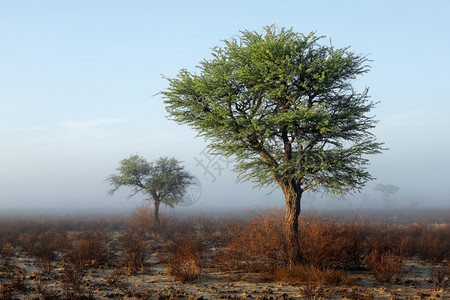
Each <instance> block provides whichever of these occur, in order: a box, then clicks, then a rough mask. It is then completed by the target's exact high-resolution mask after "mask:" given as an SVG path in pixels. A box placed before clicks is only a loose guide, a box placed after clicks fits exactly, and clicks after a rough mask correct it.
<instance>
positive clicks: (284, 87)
mask: <svg viewBox="0 0 450 300" xmlns="http://www.w3.org/2000/svg"><path fill="white" fill-rule="evenodd" d="M322 38H323V37H321V36H316V35H315V34H314V33H310V34H308V35H303V34H301V33H296V32H294V31H293V30H292V29H289V30H286V29H284V28H282V29H278V28H277V27H276V26H268V27H265V28H264V32H263V33H262V34H260V33H257V32H253V31H242V32H241V35H240V36H238V37H234V38H231V39H228V40H225V41H224V46H223V47H215V48H213V50H212V58H211V59H209V60H206V59H205V60H203V61H202V62H200V66H199V67H198V68H199V72H198V73H191V72H189V71H188V70H185V69H183V70H181V71H180V72H179V73H178V75H177V76H176V77H175V78H168V81H169V87H168V88H167V89H166V90H165V91H162V92H161V93H162V95H163V96H164V102H165V104H166V109H167V111H168V113H169V115H170V117H171V118H172V119H173V120H175V121H176V122H178V123H180V124H187V125H189V126H191V127H192V128H194V129H195V130H196V131H197V132H198V134H199V135H200V136H202V137H204V138H206V139H207V140H208V141H209V148H210V149H211V150H213V152H214V153H217V154H222V155H224V156H227V157H230V156H232V157H233V158H234V159H235V161H236V164H235V170H236V171H237V172H238V173H239V177H238V178H239V179H241V180H251V181H253V182H254V183H255V184H256V185H257V186H265V185H270V184H278V185H279V186H280V187H281V189H282V191H283V193H284V195H285V198H286V209H287V212H286V224H287V226H288V228H290V231H289V233H288V239H289V241H290V243H291V245H292V246H293V247H295V243H296V241H297V231H298V223H297V222H298V220H297V219H298V215H299V213H300V199H301V195H302V193H303V192H304V191H306V190H318V189H321V190H322V191H324V192H327V193H331V194H337V195H343V194H345V193H347V192H349V191H356V190H359V189H360V188H361V187H362V186H363V185H364V184H365V183H366V182H367V181H368V180H370V179H372V176H371V175H370V174H369V172H368V171H367V169H366V165H367V164H368V159H367V157H366V156H367V155H370V154H376V153H380V152H381V150H382V143H379V142H377V141H376V138H375V136H374V135H373V134H372V133H371V132H370V129H372V128H373V127H374V126H375V124H376V121H375V120H374V118H373V116H370V115H368V113H369V112H370V110H371V109H372V108H374V106H375V103H374V102H372V101H370V100H369V96H368V89H367V88H366V89H364V90H363V91H361V92H358V91H356V90H355V89H354V88H353V86H352V82H353V80H354V79H355V78H356V77H357V76H358V75H362V74H364V73H366V72H368V70H369V66H368V62H369V60H368V59H367V57H366V56H364V55H358V54H355V53H354V52H352V51H350V48H348V47H347V48H339V49H337V48H335V47H333V46H332V45H322V44H320V41H321V39H322ZM297 254H298V253H297ZM294 256H295V253H293V254H292V258H293V257H294Z"/></svg>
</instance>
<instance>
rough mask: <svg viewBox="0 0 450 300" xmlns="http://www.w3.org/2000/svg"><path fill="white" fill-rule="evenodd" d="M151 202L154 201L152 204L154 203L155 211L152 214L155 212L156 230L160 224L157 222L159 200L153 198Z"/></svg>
mask: <svg viewBox="0 0 450 300" xmlns="http://www.w3.org/2000/svg"><path fill="white" fill-rule="evenodd" d="M153 202H154V205H155V208H154V209H155V211H154V214H155V227H156V229H157V230H159V226H160V222H159V203H160V201H159V200H156V199H155V200H153Z"/></svg>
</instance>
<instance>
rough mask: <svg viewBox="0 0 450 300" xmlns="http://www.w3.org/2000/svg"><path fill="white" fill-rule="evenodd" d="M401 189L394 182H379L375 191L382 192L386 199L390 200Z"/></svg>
mask: <svg viewBox="0 0 450 300" xmlns="http://www.w3.org/2000/svg"><path fill="white" fill-rule="evenodd" d="M399 190H400V188H399V187H398V186H395V185H392V184H382V183H380V184H377V185H376V186H375V191H378V192H381V194H382V195H383V199H384V201H386V202H388V201H389V200H390V199H391V198H392V197H393V196H394V195H395V193H397V192H398V191H399Z"/></svg>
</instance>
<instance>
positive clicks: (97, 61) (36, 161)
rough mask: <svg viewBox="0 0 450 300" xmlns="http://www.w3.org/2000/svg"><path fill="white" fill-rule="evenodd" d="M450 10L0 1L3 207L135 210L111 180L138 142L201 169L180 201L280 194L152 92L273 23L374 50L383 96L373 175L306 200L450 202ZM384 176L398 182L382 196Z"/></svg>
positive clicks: (199, 205) (273, 202) (207, 204)
mask: <svg viewBox="0 0 450 300" xmlns="http://www.w3.org/2000/svg"><path fill="white" fill-rule="evenodd" d="M249 12H251V13H249ZM299 12H301V13H299ZM448 15H450V3H449V2H448V1H433V2H432V3H425V2H423V1H396V2H395V3H392V2H390V1H378V2H376V3H375V2H374V3H361V2H360V1H348V2H346V3H331V2H317V3H309V2H308V3H306V2H305V3H303V2H295V3H293V2H292V1H278V2H277V3H270V2H262V3H261V2H255V1H248V2H245V3H241V2H239V1H227V2H226V3H225V2H224V3H219V2H217V3H210V2H207V1H193V2H192V1H191V2H189V3H186V2H183V1H165V2H160V1H156V2H155V1H151V2H145V1H137V2H132V3H131V2H124V1H113V2H111V1H96V2H95V3H93V2H92V1H76V2H54V1H38V2H37V1H20V2H19V1H1V2H0V37H2V41H4V43H3V46H2V49H1V50H0V211H1V213H2V214H12V213H14V212H30V213H37V214H38V213H41V212H42V213H49V212H57V213H62V214H66V213H69V214H70V213H74V212H100V213H103V212H110V211H111V212H114V213H115V212H117V213H131V212H132V210H133V209H134V208H135V207H136V206H138V205H141V204H143V203H145V199H143V197H141V196H139V195H137V196H136V197H133V198H130V199H128V198H127V195H128V193H127V191H125V190H124V191H119V192H118V193H117V194H115V195H114V196H112V197H111V196H108V195H107V192H108V190H109V189H110V187H109V186H108V184H107V183H106V182H105V178H106V177H107V176H108V175H110V174H112V173H114V172H115V168H116V167H117V166H118V162H119V161H120V160H122V159H124V158H126V157H128V156H129V155H131V154H139V155H141V156H143V157H145V158H146V159H148V160H149V161H151V160H154V159H157V158H158V157H160V156H174V157H176V158H177V159H179V160H181V161H183V164H184V165H185V166H186V168H187V169H188V170H189V171H190V172H191V173H192V174H193V175H195V176H196V177H197V178H198V179H199V181H200V183H201V195H200V196H199V198H198V199H197V200H196V202H195V203H194V204H193V205H191V206H189V207H178V208H176V209H175V210H176V211H177V212H178V211H179V212H183V211H185V212H190V211H192V210H199V211H201V210H211V211H215V210H221V209H223V210H224V211H225V210H227V209H232V210H236V211H238V210H241V209H242V210H244V209H259V208H262V207H276V208H282V207H283V206H284V197H283V195H282V193H281V191H280V190H279V189H275V190H273V191H272V189H270V188H268V189H262V190H258V189H253V187H252V185H251V184H250V183H236V182H235V179H236V174H235V173H233V172H232V162H229V161H226V160H223V159H221V158H220V157H211V156H209V155H208V154H207V153H206V152H205V147H206V146H207V142H205V141H203V140H202V139H201V138H197V137H196V133H195V132H193V131H192V130H191V129H189V128H187V127H186V126H179V125H177V124H175V123H174V122H172V121H170V120H168V119H167V117H166V116H167V113H166V111H165V108H164V105H163V102H162V98H161V96H160V95H158V94H157V93H158V92H159V91H161V90H164V89H165V88H166V87H167V85H168V82H167V80H165V79H164V78H162V76H161V74H162V75H164V76H167V77H173V76H175V74H177V72H178V71H179V70H180V69H182V68H186V69H188V70H190V71H193V72H194V71H195V66H197V65H198V63H199V62H200V61H201V60H203V59H204V58H210V52H211V48H212V47H214V46H222V42H221V41H222V40H224V39H228V38H230V37H233V36H236V35H237V34H239V31H240V30H246V29H248V30H255V31H258V32H261V30H262V28H263V27H264V26H267V25H271V24H277V25H278V26H279V27H286V28H291V27H292V28H293V29H294V30H295V31H297V32H302V33H305V34H307V33H309V32H311V31H315V32H316V34H317V35H325V36H326V38H324V40H323V42H324V43H327V42H328V41H331V42H332V44H333V45H334V46H336V47H346V46H351V49H352V50H353V51H355V52H356V53H363V54H367V55H368V58H369V59H371V60H372V62H371V63H370V65H371V71H370V72H369V73H368V74H366V75H364V76H362V77H360V78H357V80H356V81H355V87H356V88H357V89H359V90H360V91H361V90H362V89H364V88H365V87H369V88H370V91H369V95H370V96H371V99H372V100H373V101H375V102H378V101H379V103H378V104H377V107H376V109H375V110H374V111H373V112H372V114H373V115H375V116H376V119H377V120H379V123H378V125H377V127H376V128H375V129H374V130H373V133H374V134H375V135H376V136H377V138H378V140H379V141H382V142H385V146H386V147H387V148H389V150H387V151H385V152H383V154H381V155H377V156H373V157H370V158H369V159H370V163H371V165H370V166H369V171H370V172H371V174H372V175H373V176H374V177H376V180H375V181H373V182H369V183H368V184H367V186H366V187H365V188H364V189H363V190H362V191H361V192H360V193H356V194H354V195H346V196H345V197H344V199H333V198H330V197H328V196H326V195H325V196H323V195H321V194H320V193H317V194H306V195H305V196H304V199H303V200H302V207H303V209H305V210H307V209H309V210H314V209H317V210H323V209H328V210H358V209H401V208H405V209H406V208H409V209H425V208H439V207H442V208H449V207H450V201H449V200H450V192H449V189H448V184H449V183H450V173H449V172H448V168H449V166H450V156H448V154H447V152H448V149H449V148H450V140H449V139H448V137H447V136H446V135H445V133H446V132H449V131H450V123H449V122H448V116H449V114H450V101H449V100H450V99H449V96H448V92H447V90H446V88H445V87H446V85H447V81H448V78H450V58H449V55H448V53H450V41H449V40H448V39H446V38H444V37H447V36H450V19H449V18H448ZM378 184H384V185H389V184H390V185H394V186H396V187H398V191H397V192H395V193H394V194H393V195H391V196H389V197H388V198H387V199H385V198H383V195H382V193H381V192H379V191H376V190H375V188H376V186H377V185H378Z"/></svg>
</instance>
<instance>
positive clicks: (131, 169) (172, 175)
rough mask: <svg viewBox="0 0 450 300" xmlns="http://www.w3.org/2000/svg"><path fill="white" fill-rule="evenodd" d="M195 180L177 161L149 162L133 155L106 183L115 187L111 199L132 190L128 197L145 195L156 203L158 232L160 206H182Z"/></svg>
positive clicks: (125, 160)
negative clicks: (117, 194)
mask: <svg viewBox="0 0 450 300" xmlns="http://www.w3.org/2000/svg"><path fill="white" fill-rule="evenodd" d="M193 179H194V176H192V175H191V174H190V173H189V172H187V171H186V170H185V169H184V167H183V166H181V164H180V162H179V161H178V160H176V159H175V158H168V157H160V158H159V159H157V160H156V161H154V162H147V161H146V160H145V159H144V158H143V157H141V156H139V155H131V156H130V157H129V158H126V159H123V160H122V161H120V163H119V167H118V168H117V173H115V174H112V175H110V176H108V177H107V178H106V181H107V182H108V183H110V184H111V185H112V187H113V188H112V189H111V190H110V191H109V194H110V195H112V194H114V193H115V192H116V191H117V190H118V189H119V188H121V187H126V188H129V189H131V193H130V195H129V197H132V196H135V195H136V194H139V193H142V194H144V195H145V196H147V197H148V199H147V200H149V201H152V200H153V205H154V219H155V226H156V228H159V226H160V220H159V206H160V204H161V203H163V204H165V205H167V206H169V207H172V208H173V207H174V206H175V205H176V204H178V203H179V202H181V201H182V199H183V196H184V195H185V193H186V190H187V188H188V186H189V185H190V184H191V183H192V180H193Z"/></svg>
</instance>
